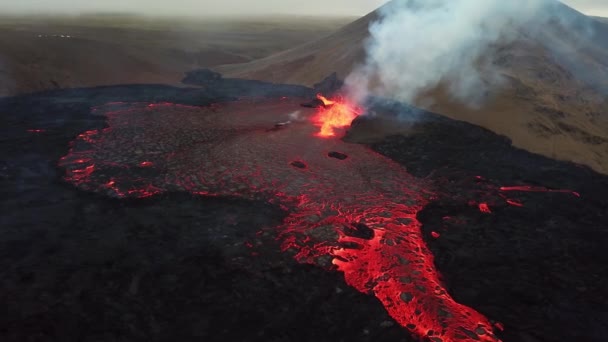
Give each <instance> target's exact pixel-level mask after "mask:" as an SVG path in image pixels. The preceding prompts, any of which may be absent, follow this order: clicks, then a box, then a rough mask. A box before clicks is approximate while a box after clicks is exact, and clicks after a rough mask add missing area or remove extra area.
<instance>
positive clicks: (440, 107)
mask: <svg viewBox="0 0 608 342" xmlns="http://www.w3.org/2000/svg"><path fill="white" fill-rule="evenodd" d="M552 11H555V13H553V14H554V15H555V17H559V18H561V19H562V20H560V21H552V22H550V23H549V24H548V25H544V26H543V27H542V29H541V30H540V31H539V32H534V34H532V33H531V32H526V31H525V30H518V31H517V33H516V34H517V38H516V39H515V40H511V41H509V42H505V43H500V42H499V43H498V44H497V45H496V46H493V54H492V61H491V62H492V64H493V66H494V67H495V68H496V70H498V71H499V73H500V75H501V76H502V78H503V79H504V82H503V84H502V85H501V86H500V87H498V88H497V89H480V91H484V92H487V96H486V98H487V101H485V102H484V104H483V105H482V106H481V107H478V108H471V107H469V106H466V105H463V104H461V103H459V102H457V101H454V100H452V99H451V97H450V96H448V95H447V93H446V91H445V87H443V86H438V87H436V88H434V89H430V90H428V91H427V92H425V93H424V94H422V96H420V99H419V100H417V101H415V102H416V103H414V105H417V106H418V107H421V108H423V109H426V110H431V111H434V112H437V113H439V114H442V115H445V116H447V117H450V118H453V119H457V120H463V121H466V122H469V123H473V124H476V125H479V126H482V127H485V128H487V129H490V130H492V131H494V132H496V133H498V134H502V135H505V136H507V137H509V138H510V139H511V140H512V142H513V145H514V146H516V147H520V148H523V149H526V150H528V151H531V152H534V153H539V154H542V155H545V156H549V157H551V158H556V159H560V160H567V161H572V162H575V163H580V164H584V165H587V166H589V167H591V168H593V169H594V170H596V171H599V172H602V173H608V113H606V108H608V100H607V97H606V95H607V94H608V22H606V21H605V20H601V19H598V18H592V17H587V16H585V15H583V14H582V13H579V12H577V11H575V10H573V9H572V8H570V7H567V6H566V5H563V4H561V3H559V4H556V6H553V7H552ZM378 18H379V12H378V11H375V12H372V13H370V14H368V15H367V16H365V17H363V18H360V19H358V20H357V21H354V22H352V23H351V24H349V25H347V26H344V27H343V28H341V29H339V30H338V31H336V32H334V33H333V34H330V35H328V36H326V37H324V38H321V39H319V40H316V41H313V42H309V43H306V44H304V45H300V46H298V47H295V48H292V49H289V50H287V51H283V52H280V53H277V54H274V55H271V56H269V57H266V58H263V59H259V60H254V61H251V62H247V63H241V64H232V65H224V66H220V67H219V68H217V70H218V71H220V72H222V73H224V74H226V75H228V76H231V77H240V78H251V79H258V80H266V81H273V82H282V83H293V84H301V85H307V86H310V85H312V84H314V83H316V82H318V81H319V80H321V79H322V78H323V77H325V76H327V75H329V74H330V73H332V72H337V74H338V76H339V77H341V78H344V77H346V76H347V75H348V74H349V73H350V72H351V71H352V70H353V68H354V67H355V66H357V65H358V64H360V63H363V62H364V61H365V57H366V51H365V41H366V39H367V38H368V37H369V30H368V29H369V26H370V24H371V23H373V22H374V21H376V20H377V19H378ZM421 34H424V30H421ZM556 51H559V53H556ZM429 99H431V101H429ZM390 133H391V134H392V133H394V129H391V130H390ZM387 134H388V133H387Z"/></svg>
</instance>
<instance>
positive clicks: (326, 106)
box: [312, 94, 359, 138]
mask: <svg viewBox="0 0 608 342" xmlns="http://www.w3.org/2000/svg"><path fill="white" fill-rule="evenodd" d="M317 98H318V99H319V100H321V101H322V102H323V108H321V109H320V110H319V112H318V113H317V114H316V115H315V116H314V117H313V118H312V120H313V122H314V123H315V124H316V125H317V126H319V127H320V130H319V132H318V133H317V136H319V137H325V138H327V137H333V136H335V135H336V132H335V129H336V128H344V127H347V126H350V124H351V122H352V121H353V120H354V119H355V118H356V117H357V116H359V113H358V111H357V109H356V107H355V106H354V105H352V104H351V103H349V102H348V101H345V100H328V99H327V98H325V97H324V96H323V95H321V94H317Z"/></svg>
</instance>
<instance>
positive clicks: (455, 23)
mask: <svg viewBox="0 0 608 342" xmlns="http://www.w3.org/2000/svg"><path fill="white" fill-rule="evenodd" d="M555 5H557V2H556V1H554V0H525V1H524V0H512V1H504V0H394V1H392V2H390V3H389V4H388V5H386V6H384V7H383V8H381V9H380V18H379V19H378V21H376V22H375V23H373V24H372V25H371V26H370V38H369V40H368V41H367V46H366V50H367V59H366V62H365V63H364V64H363V65H361V66H359V67H358V68H356V69H355V71H353V72H352V73H351V74H350V75H349V76H348V77H347V78H346V80H345V83H346V89H347V90H348V92H349V93H350V95H351V97H352V98H353V99H354V100H356V101H358V102H359V103H361V102H363V100H364V99H365V98H367V96H368V95H370V94H372V93H373V94H375V95H380V96H385V97H390V98H393V99H396V100H400V101H404V102H409V103H412V102H414V100H416V99H417V98H418V97H419V96H420V95H421V94H423V93H424V92H425V91H427V90H430V89H433V88H435V87H436V86H438V85H443V86H445V87H446V89H447V91H448V93H449V95H450V96H451V97H453V98H454V99H455V100H458V101H459V102H462V103H465V104H468V105H472V106H475V105H477V104H479V103H480V101H481V100H482V97H481V96H480V94H483V93H484V90H485V89H488V88H490V87H492V86H496V85H499V84H500V83H501V77H500V73H499V72H498V71H497V70H495V68H493V67H492V66H491V61H492V58H491V56H490V55H491V51H492V47H493V46H494V45H495V44H497V43H500V44H507V43H509V42H511V41H513V40H515V39H517V35H518V32H521V31H519V30H518V28H522V27H525V28H526V30H527V31H529V32H535V31H538V29H539V28H541V27H542V25H543V23H546V22H547V20H549V18H550V15H549V13H551V12H555V11H552V9H554V8H555Z"/></svg>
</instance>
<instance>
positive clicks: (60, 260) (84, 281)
mask: <svg viewBox="0 0 608 342" xmlns="http://www.w3.org/2000/svg"><path fill="white" fill-rule="evenodd" d="M210 89H211V90H210ZM311 94H314V90H312V89H303V88H294V87H290V86H281V85H272V84H265V83H259V82H255V83H251V81H243V82H242V83H240V81H239V80H222V79H221V78H218V79H217V80H213V81H212V82H211V84H205V86H204V87H203V88H202V89H196V88H185V89H178V88H171V87H165V86H122V87H102V88H93V89H73V90H64V91H54V92H49V93H41V94H33V95H29V96H22V97H16V98H7V99H2V100H0V112H1V113H3V117H2V120H3V134H4V137H5V138H4V140H3V142H2V144H3V148H2V153H3V158H2V159H3V162H2V163H3V164H2V165H1V166H2V170H1V172H2V174H0V176H2V178H1V180H2V184H3V189H5V190H4V192H3V197H2V201H3V206H2V207H3V208H4V209H3V210H5V212H4V213H3V215H2V217H3V226H4V227H6V229H5V230H4V232H3V238H2V241H0V243H1V246H2V251H3V253H4V256H3V258H2V260H3V261H2V262H3V264H4V267H3V268H2V269H3V271H2V273H3V279H4V281H3V282H2V290H3V291H2V292H3V293H4V295H3V298H2V301H3V302H5V304H6V305H4V309H3V310H2V311H0V315H1V317H2V322H4V323H2V324H1V325H0V336H2V337H3V340H7V341H11V340H14V341H18V340H62V341H66V340H67V341H69V340H87V341H88V340H91V341H93V340H104V341H105V340H121V341H122V340H147V341H149V340H159V341H160V340H172V339H173V338H175V337H176V336H179V337H180V339H182V340H184V339H185V340H200V339H204V340H225V339H227V338H229V339H236V340H242V341H258V340H265V341H267V340H271V341H285V340H313V339H314V340H336V339H337V340H349V341H352V340H361V341H368V340H370V341H371V340H378V339H380V340H387V341H403V340H406V341H407V340H412V339H413V340H416V339H424V340H428V341H433V342H437V341H498V340H503V341H602V340H603V339H604V337H606V336H608V323H607V322H608V296H607V294H608V291H607V290H606V289H607V288H608V284H606V283H607V278H608V277H606V274H608V269H607V268H608V266H606V265H608V263H606V261H608V259H607V258H606V255H605V253H603V246H604V245H605V244H606V243H607V242H608V233H607V232H606V230H605V227H606V223H607V222H608V218H606V214H605V213H606V209H607V204H608V200H606V199H605V198H604V195H605V194H606V193H608V180H607V177H605V176H602V175H599V174H596V173H594V172H592V171H591V170H589V169H588V168H586V167H582V166H579V165H574V164H571V163H566V162H558V161H553V160H550V159H547V158H544V157H541V156H537V155H533V154H530V153H528V152H525V151H522V150H518V149H515V148H513V147H512V146H511V145H510V142H509V141H508V140H507V139H506V138H504V137H500V136H497V135H495V134H493V133H491V132H489V131H487V130H484V129H481V128H479V127H475V126H472V125H469V124H466V123H463V122H456V121H453V120H449V119H446V118H443V117H440V116H438V115H435V114H432V113H426V112H423V111H419V110H415V109H413V108H410V107H408V106H405V105H401V104H396V103H389V102H386V101H383V102H377V103H373V104H371V105H372V106H374V107H375V109H376V112H379V113H381V115H382V116H384V117H391V118H392V119H395V120H397V119H398V120H400V122H406V123H408V124H410V125H411V134H409V135H407V136H405V135H399V136H390V137H387V138H385V139H383V140H382V141H378V142H374V143H372V144H370V145H362V144H354V143H350V142H348V141H349V137H352V136H353V135H356V134H357V131H359V130H365V129H366V127H367V125H368V124H370V123H371V122H373V121H374V120H375V119H374V118H369V117H366V116H361V117H359V118H357V119H355V121H354V122H353V124H352V127H345V128H338V129H336V134H330V135H329V136H323V135H320V134H319V130H321V132H323V127H320V126H322V124H320V123H319V116H320V115H322V113H323V111H328V110H331V108H330V109H328V108H324V107H323V106H321V107H320V108H304V107H302V106H300V103H302V102H305V101H308V100H309V99H310V97H312V95H311ZM342 137H344V139H342ZM355 290H356V291H355ZM294 296H297V297H296V298H294ZM271 297H273V298H271ZM344 298H347V299H344ZM169 313H170V314H169ZM311 315H312V316H314V318H308V316H311ZM305 316H306V317H305ZM220 318H221V320H219V319H220ZM218 320H219V321H218ZM97 324H98V325H99V326H96V325H97ZM32 327H34V328H33V329H32ZM176 331H178V332H176Z"/></svg>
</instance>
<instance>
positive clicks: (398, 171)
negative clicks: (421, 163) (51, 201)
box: [59, 99, 498, 342]
mask: <svg viewBox="0 0 608 342" xmlns="http://www.w3.org/2000/svg"><path fill="white" fill-rule="evenodd" d="M298 110H300V111H301V113H299V115H298V116H299V117H300V118H302V120H301V121H297V120H296V121H294V120H293V118H294V117H295V116H296V115H294V113H293V112H294V111H298ZM96 112H97V113H98V114H99V115H105V116H107V118H108V122H109V126H108V128H106V129H103V130H98V131H97V130H95V131H88V132H84V133H82V134H81V135H79V136H78V137H77V138H76V139H75V141H73V142H72V146H71V149H70V152H69V153H68V154H67V155H66V156H65V157H63V158H62V159H61V160H60V163H59V164H60V166H62V167H63V168H65V170H66V175H65V177H66V179H67V180H68V181H69V182H71V183H73V184H74V185H76V186H77V187H79V188H81V189H83V190H87V191H93V192H98V193H103V194H106V195H109V196H114V197H135V198H138V197H147V196H152V195H155V194H159V193H162V192H168V191H188V192H191V193H195V194H200V195H206V196H238V197H243V198H262V199H266V200H269V201H272V202H273V203H277V204H278V205H281V206H282V207H283V208H284V209H285V210H286V211H287V212H288V213H289V215H288V216H287V218H286V219H285V221H284V223H283V224H282V226H280V227H277V229H278V236H279V237H280V239H281V243H282V247H283V249H284V250H285V251H288V252H290V253H293V254H295V256H296V258H297V259H298V261H300V262H306V263H314V264H318V265H323V262H322V261H321V260H327V259H328V258H330V259H331V260H333V262H332V263H333V265H335V266H334V267H336V268H337V269H339V270H340V271H342V272H343V273H344V277H345V279H346V281H347V282H348V284H350V285H351V286H353V287H355V288H356V289H358V290H359V291H361V292H364V293H368V294H372V295H374V296H376V297H377V298H378V299H379V300H380V301H381V302H382V303H383V305H384V306H385V308H386V310H387V311H388V312H389V314H390V315H391V316H392V317H393V318H394V319H395V320H396V321H397V322H399V323H400V324H401V325H402V326H404V327H406V328H407V329H409V330H410V331H411V332H412V333H413V334H415V335H417V336H418V337H421V338H425V339H427V340H430V341H434V342H437V341H498V339H497V338H496V337H495V336H494V334H493V326H492V324H491V323H490V321H489V320H488V319H487V318H486V317H484V316H483V315H482V314H480V313H478V312H476V311H475V310H473V309H472V308H469V307H466V306H464V305H461V304H459V303H456V302H455V301H454V300H453V299H452V298H451V297H450V295H449V294H448V293H447V292H446V290H445V288H444V286H443V284H442V282H441V280H440V277H439V275H438V273H437V271H436V270H435V267H434V263H433V256H432V254H431V252H430V251H429V250H428V249H427V247H426V246H425V243H424V241H423V239H422V235H421V231H420V224H419V222H418V221H417V220H416V213H417V212H418V211H419V210H420V209H421V208H422V207H423V206H424V205H425V204H426V203H427V201H428V200H429V199H430V198H431V197H432V196H433V194H432V193H430V192H429V191H428V190H427V189H428V186H426V185H425V184H424V182H423V181H422V180H420V179H416V178H414V177H413V176H411V175H409V174H408V173H407V172H406V170H405V169H404V168H403V167H401V166H400V165H398V164H397V163H395V162H393V161H391V160H389V159H387V158H385V157H383V156H381V155H379V154H377V153H375V152H373V151H371V150H369V149H368V148H366V147H365V146H362V145H357V144H348V143H345V142H343V141H341V140H340V139H339V138H337V137H326V138H320V137H317V134H316V133H317V130H318V127H317V126H315V124H314V120H312V119H311V118H312V117H313V116H314V115H315V110H313V109H307V110H303V109H299V107H298V106H297V102H295V101H294V100H290V99H284V100H282V101H276V100H274V101H261V100H260V101H254V100H241V101H238V102H234V103H227V104H222V105H216V106H213V107H205V108H203V107H188V106H181V105H174V104H151V105H148V104H120V103H119V104H109V105H107V106H103V107H100V108H97V109H96ZM290 118H291V119H292V122H291V123H290V124H288V125H276V126H275V124H276V123H277V122H286V121H288V120H290ZM325 266H327V265H325ZM345 319H346V318H345Z"/></svg>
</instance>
